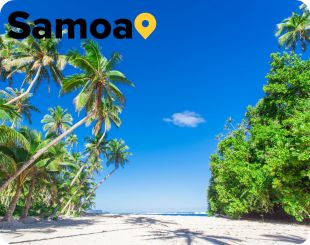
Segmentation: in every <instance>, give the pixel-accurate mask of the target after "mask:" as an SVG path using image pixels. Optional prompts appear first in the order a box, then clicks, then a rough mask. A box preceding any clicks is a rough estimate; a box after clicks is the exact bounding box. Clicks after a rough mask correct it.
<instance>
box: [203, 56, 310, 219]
mask: <svg viewBox="0 0 310 245" xmlns="http://www.w3.org/2000/svg"><path fill="white" fill-rule="evenodd" d="M271 58H272V62H271V71H270V72H269V74H268V75H267V84H266V85H265V87H264V91H265V93H266V95H265V97H264V98H263V99H261V100H260V101H259V102H258V103H257V105H256V106H255V107H249V108H248V110H247V113H246V116H245V119H244V120H243V122H242V123H241V124H240V125H239V126H238V127H237V128H234V127H233V126H231V127H230V130H229V132H228V133H227V134H226V135H225V137H224V138H222V139H221V140H220V142H219V144H218V148H217V152H216V153H215V154H213V155H212V156H211V163H210V166H211V171H212V178H211V182H210V187H209V192H208V202H209V212H210V214H214V213H219V214H225V215H228V216H230V217H233V218H239V217H242V216H244V215H248V214H253V213H255V214H261V215H264V214H273V213H275V212H278V211H279V210H280V211H281V212H283V213H286V214H288V215H290V216H292V217H294V218H295V219H296V220H298V221H302V220H304V219H305V218H309V213H310V60H302V59H301V57H300V56H298V55H296V54H286V53H285V54H284V55H280V54H273V55H272V57H271ZM228 125H231V123H230V122H228Z"/></svg>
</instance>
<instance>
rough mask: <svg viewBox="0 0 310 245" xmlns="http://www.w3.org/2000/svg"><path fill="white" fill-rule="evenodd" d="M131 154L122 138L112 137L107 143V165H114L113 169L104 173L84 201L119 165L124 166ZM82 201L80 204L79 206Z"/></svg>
mask: <svg viewBox="0 0 310 245" xmlns="http://www.w3.org/2000/svg"><path fill="white" fill-rule="evenodd" d="M131 155H132V154H131V153H130V152H129V147H128V146H127V145H126V144H125V141H124V140H117V139H113V140H111V141H110V142H109V144H108V151H107V166H110V165H112V164H113V165H114V169H113V170H112V171H111V172H110V173H109V174H108V175H106V176H105V177H104V178H103V179H101V180H100V181H99V182H98V183H97V184H96V186H95V187H94V189H93V190H92V191H91V193H90V194H89V195H88V196H87V197H86V199H85V200H84V202H86V201H88V199H89V198H90V197H91V195H93V194H94V193H95V192H96V190H97V189H98V188H99V187H100V186H101V185H102V184H103V183H104V182H105V181H106V180H107V179H108V178H109V177H111V176H112V174H114V173H115V172H116V171H117V170H118V169H119V167H124V166H125V164H126V163H127V162H129V159H128V157H129V156H131ZM82 205H83V203H82V204H81V206H82Z"/></svg>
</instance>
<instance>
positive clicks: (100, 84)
mask: <svg viewBox="0 0 310 245" xmlns="http://www.w3.org/2000/svg"><path fill="white" fill-rule="evenodd" d="M83 48H84V50H85V55H80V54H79V53H78V52H73V51H72V52H70V53H69V54H68V60H69V62H70V63H71V64H72V65H74V66H75V67H77V68H79V69H81V70H82V71H83V73H82V74H75V75H72V76H69V77H67V78H65V79H64V81H63V92H64V93H68V92H71V91H73V90H76V89H79V88H80V89H81V92H80V93H79V94H78V95H77V97H76V98H75V106H76V109H77V110H78V111H79V112H80V111H82V109H85V111H86V116H85V117H84V118H83V119H81V120H80V121H79V122H77V123H76V124H74V125H73V126H72V127H71V128H69V129H68V130H66V131H65V132H63V133H62V134H61V135H59V136H58V137H56V138H55V139H53V140H51V141H50V143H48V144H47V145H46V146H45V147H43V148H42V149H40V150H38V152H37V153H36V154H35V155H33V156H32V158H31V159H29V161H27V162H25V163H24V165H23V166H22V167H21V168H19V169H18V170H17V171H16V172H15V174H14V175H13V176H11V177H10V178H9V179H7V180H6V181H5V183H4V184H3V185H2V186H0V192H2V191H3V190H4V189H5V188H6V187H7V186H8V185H9V184H10V183H11V182H12V181H13V180H14V179H15V178H16V177H17V176H19V175H20V174H21V173H22V172H23V171H24V170H26V169H27V168H28V167H29V166H31V165H32V164H33V163H34V162H35V161H36V159H37V158H39V157H40V156H41V155H43V154H44V153H45V152H46V151H47V150H48V149H49V148H50V147H52V146H53V145H56V144H57V143H59V142H60V141H61V140H62V139H63V138H65V137H67V136H68V135H69V134H71V133H72V132H73V131H74V130H75V129H76V128H78V127H79V126H81V125H83V124H85V123H87V124H88V123H91V122H92V121H96V126H95V129H96V130H95V131H94V134H95V135H96V134H97V133H99V131H100V130H101V129H100V128H99V127H98V126H97V125H102V120H103V119H104V117H103V114H104V111H103V105H102V101H103V100H111V101H117V102H119V101H120V102H124V101H125V98H124V96H123V94H122V92H121V91H120V90H119V89H118V88H117V86H116V85H115V83H117V82H120V83H123V84H127V85H131V86H133V84H132V83H131V82H130V81H128V80H127V78H126V77H125V75H124V74H123V73H121V72H119V71H116V70H113V68H114V67H115V65H116V64H117V63H118V62H119V61H120V55H118V54H114V55H113V56H112V57H111V59H110V60H108V59H107V58H105V57H104V56H103V55H102V54H101V50H100V48H99V46H98V45H97V44H96V43H94V42H93V41H86V42H85V43H84V45H83Z"/></svg>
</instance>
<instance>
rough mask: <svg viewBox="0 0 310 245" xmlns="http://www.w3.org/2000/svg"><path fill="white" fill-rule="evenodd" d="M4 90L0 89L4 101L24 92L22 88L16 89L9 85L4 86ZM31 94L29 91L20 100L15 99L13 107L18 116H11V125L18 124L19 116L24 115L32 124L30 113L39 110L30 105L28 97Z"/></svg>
mask: <svg viewBox="0 0 310 245" xmlns="http://www.w3.org/2000/svg"><path fill="white" fill-rule="evenodd" d="M6 90H7V91H5V90H0V96H4V100H6V101H10V100H12V99H14V98H16V97H18V96H19V95H21V94H22V93H24V90H23V89H21V90H18V89H13V88H11V87H8V88H6ZM31 96H32V94H31V93H29V94H27V95H26V96H24V97H23V98H21V99H20V100H18V101H16V103H15V105H14V108H15V110H16V112H17V114H18V115H19V116H17V117H15V118H13V123H12V127H14V126H16V125H17V124H18V122H19V121H20V120H21V116H24V117H25V118H26V119H27V121H28V122H29V123H30V124H32V120H31V113H32V112H40V110H39V109H38V108H37V107H35V106H33V105H31V103H30V97H31Z"/></svg>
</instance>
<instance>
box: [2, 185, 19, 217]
mask: <svg viewBox="0 0 310 245" xmlns="http://www.w3.org/2000/svg"><path fill="white" fill-rule="evenodd" d="M21 191H22V188H21V186H20V185H19V183H17V187H16V191H15V195H14V197H13V199H12V201H11V203H10V205H9V207H8V211H7V212H6V214H5V216H4V218H3V221H8V222H12V221H13V213H14V211H15V208H16V204H17V202H18V199H19V197H20V194H21Z"/></svg>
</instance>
